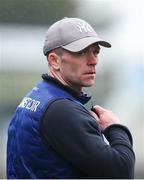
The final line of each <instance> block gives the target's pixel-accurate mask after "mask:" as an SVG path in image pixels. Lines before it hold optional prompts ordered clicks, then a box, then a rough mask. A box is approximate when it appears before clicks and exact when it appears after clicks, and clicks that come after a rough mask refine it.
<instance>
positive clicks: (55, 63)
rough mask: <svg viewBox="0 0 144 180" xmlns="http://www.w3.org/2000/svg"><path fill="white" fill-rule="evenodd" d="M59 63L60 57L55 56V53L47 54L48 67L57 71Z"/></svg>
mask: <svg viewBox="0 0 144 180" xmlns="http://www.w3.org/2000/svg"><path fill="white" fill-rule="evenodd" d="M59 61H60V57H59V56H58V55H57V54H56V53H53V52H51V53H49V55H48V63H49V64H50V66H51V67H52V68H53V69H55V70H59V69H60V66H59Z"/></svg>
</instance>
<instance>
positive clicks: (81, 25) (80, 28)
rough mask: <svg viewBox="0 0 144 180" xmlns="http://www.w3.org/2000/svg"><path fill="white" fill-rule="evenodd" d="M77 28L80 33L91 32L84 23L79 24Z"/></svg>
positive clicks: (90, 28)
mask: <svg viewBox="0 0 144 180" xmlns="http://www.w3.org/2000/svg"><path fill="white" fill-rule="evenodd" d="M77 27H78V28H79V31H80V33H88V32H92V31H93V29H92V27H91V26H90V25H89V24H87V23H85V22H79V23H78V24H77Z"/></svg>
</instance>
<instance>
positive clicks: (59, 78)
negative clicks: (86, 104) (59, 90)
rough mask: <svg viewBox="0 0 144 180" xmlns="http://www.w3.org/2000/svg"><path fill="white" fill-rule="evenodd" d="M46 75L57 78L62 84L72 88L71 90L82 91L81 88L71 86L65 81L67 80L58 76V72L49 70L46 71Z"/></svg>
mask: <svg viewBox="0 0 144 180" xmlns="http://www.w3.org/2000/svg"><path fill="white" fill-rule="evenodd" d="M48 75H49V76H51V77H53V78H55V79H57V80H58V81H60V82H61V83H62V84H63V85H64V86H68V87H69V88H71V89H73V90H75V91H77V92H79V93H80V92H81V91H82V88H78V87H74V86H72V85H71V84H69V83H67V82H66V81H65V80H64V79H63V78H62V77H61V76H60V74H59V73H56V72H53V71H50V72H49V73H48Z"/></svg>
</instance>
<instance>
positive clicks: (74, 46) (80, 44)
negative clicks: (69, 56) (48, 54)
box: [62, 37, 111, 52]
mask: <svg viewBox="0 0 144 180" xmlns="http://www.w3.org/2000/svg"><path fill="white" fill-rule="evenodd" d="M94 43H98V44H99V45H101V46H104V47H106V48H110V47H111V44H110V43H108V42H107V41H104V40H102V39H100V38H98V37H85V38H82V39H79V40H77V41H74V42H72V43H70V44H67V45H64V46H62V48H64V49H66V50H68V51H71V52H79V51H82V50H83V49H85V48H86V47H88V46H90V45H91V44H94Z"/></svg>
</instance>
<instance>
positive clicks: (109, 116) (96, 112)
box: [90, 106, 120, 130]
mask: <svg viewBox="0 0 144 180" xmlns="http://www.w3.org/2000/svg"><path fill="white" fill-rule="evenodd" d="M90 113H91V114H92V116H93V117H94V118H95V119H96V121H97V122H98V124H99V125H100V127H101V129H102V130H105V129H106V128H107V127H108V126H110V125H112V124H120V120H119V118H118V117H117V116H116V115H115V114H114V113H113V112H112V111H109V110H107V109H104V108H102V107H101V106H94V107H93V109H92V111H90Z"/></svg>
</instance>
